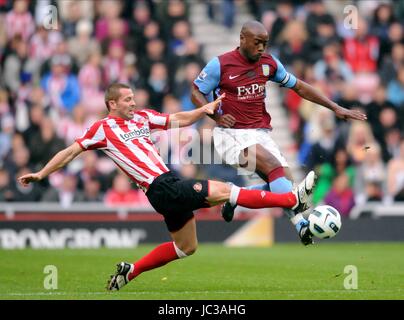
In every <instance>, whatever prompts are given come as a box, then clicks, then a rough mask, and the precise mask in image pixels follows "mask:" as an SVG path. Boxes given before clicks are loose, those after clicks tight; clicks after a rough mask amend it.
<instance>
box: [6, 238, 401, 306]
mask: <svg viewBox="0 0 404 320" xmlns="http://www.w3.org/2000/svg"><path fill="white" fill-rule="evenodd" d="M153 247H154V246H151V245H141V246H139V247H138V248H135V249H133V250H121V249H96V250H76V249H74V250H69V249H65V250H31V249H29V250H16V251H6V250H0V299H1V300H5V299H15V300H22V299H30V300H38V299H41V300H42V299H58V300H65V299H75V300H76V299H86V300H94V299H96V300H100V299H104V300H105V299H108V300H110V299H111V300H112V299H119V300H121V299H136V300H139V299H150V300H160V299H167V300H177V299H185V300H189V299H196V300H199V299H204V300H215V299H224V300H227V299H231V300H240V299H241V300H260V299H264V300H273V299H285V300H289V299H290V300H296V299H404V281H403V280H404V243H360V244H357V243H348V244H346V243H345V244H341V243H327V242H326V241H324V242H321V243H320V244H316V245H314V246H311V247H303V246H302V245H300V244H277V245H275V246H274V247H272V248H227V247H224V246H222V245H206V244H204V245H200V247H199V250H198V251H197V252H196V254H195V255H193V256H192V257H189V258H187V259H183V260H181V261H179V260H177V261H174V262H171V263H170V264H168V265H166V266H164V267H162V268H159V269H155V270H152V271H149V272H146V273H144V274H142V275H141V276H139V277H138V278H137V279H135V281H132V282H131V283H129V284H128V285H127V286H125V287H124V288H123V289H122V290H121V291H119V292H106V290H105V289H104V287H105V284H106V281H107V279H108V278H109V275H110V274H112V273H113V272H114V270H115V264H116V263H117V262H120V261H130V262H131V261H135V260H136V259H138V258H140V257H141V256H143V255H144V254H146V253H147V252H148V251H150V250H151V249H152V248H153ZM47 265H54V266H56V267H57V271H58V274H57V276H58V288H57V289H56V290H46V289H44V279H45V277H46V276H47V275H48V274H46V273H44V268H45V266H47ZM347 265H353V266H356V268H357V271H358V288H357V289H356V290H346V289H345V288H344V280H345V278H346V277H347V276H349V275H352V274H351V273H344V268H345V266H347ZM345 281H346V282H349V279H348V280H345ZM350 283H352V281H351V282H350Z"/></svg>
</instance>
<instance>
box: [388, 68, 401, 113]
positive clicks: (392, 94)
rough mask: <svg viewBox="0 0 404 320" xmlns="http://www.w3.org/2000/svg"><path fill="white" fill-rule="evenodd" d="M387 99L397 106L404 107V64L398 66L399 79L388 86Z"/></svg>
mask: <svg viewBox="0 0 404 320" xmlns="http://www.w3.org/2000/svg"><path fill="white" fill-rule="evenodd" d="M387 100H389V101H390V102H391V103H392V104H393V105H394V106H395V107H397V108H404V65H401V66H400V67H399V68H398V70H397V79H394V80H392V81H390V82H389V84H388V86H387Z"/></svg>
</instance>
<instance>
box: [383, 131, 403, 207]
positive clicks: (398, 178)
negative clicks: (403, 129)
mask: <svg viewBox="0 0 404 320" xmlns="http://www.w3.org/2000/svg"><path fill="white" fill-rule="evenodd" d="M387 191H388V195H389V197H390V198H391V199H393V200H394V201H404V139H403V138H402V139H401V142H400V152H399V154H398V155H397V156H396V157H394V158H393V159H391V160H390V161H389V162H388V163H387Z"/></svg>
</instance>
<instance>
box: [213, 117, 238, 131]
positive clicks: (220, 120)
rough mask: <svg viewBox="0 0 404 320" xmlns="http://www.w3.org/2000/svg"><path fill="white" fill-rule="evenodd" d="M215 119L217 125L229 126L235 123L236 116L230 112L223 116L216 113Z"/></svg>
mask: <svg viewBox="0 0 404 320" xmlns="http://www.w3.org/2000/svg"><path fill="white" fill-rule="evenodd" d="M215 121H216V123H217V124H218V125H219V126H221V127H224V128H231V127H233V126H234V125H235V124H236V118H234V117H233V116H232V115H231V114H225V115H223V116H220V115H217V116H216V117H215Z"/></svg>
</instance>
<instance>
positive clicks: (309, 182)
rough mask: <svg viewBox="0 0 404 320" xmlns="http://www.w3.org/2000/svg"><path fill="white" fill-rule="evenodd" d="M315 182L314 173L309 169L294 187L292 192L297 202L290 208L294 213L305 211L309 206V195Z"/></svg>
mask: <svg viewBox="0 0 404 320" xmlns="http://www.w3.org/2000/svg"><path fill="white" fill-rule="evenodd" d="M315 182H316V174H315V173H314V171H310V172H309V173H308V174H307V176H306V177H305V178H304V180H303V181H302V182H300V183H299V184H298V185H297V187H295V188H294V189H293V190H292V192H293V193H294V194H295V196H296V199H297V203H296V205H295V206H294V207H293V208H292V210H293V211H294V212H295V213H300V212H303V211H306V210H307V209H308V208H309V207H310V197H309V196H310V195H311V194H312V192H313V189H314V185H315Z"/></svg>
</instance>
